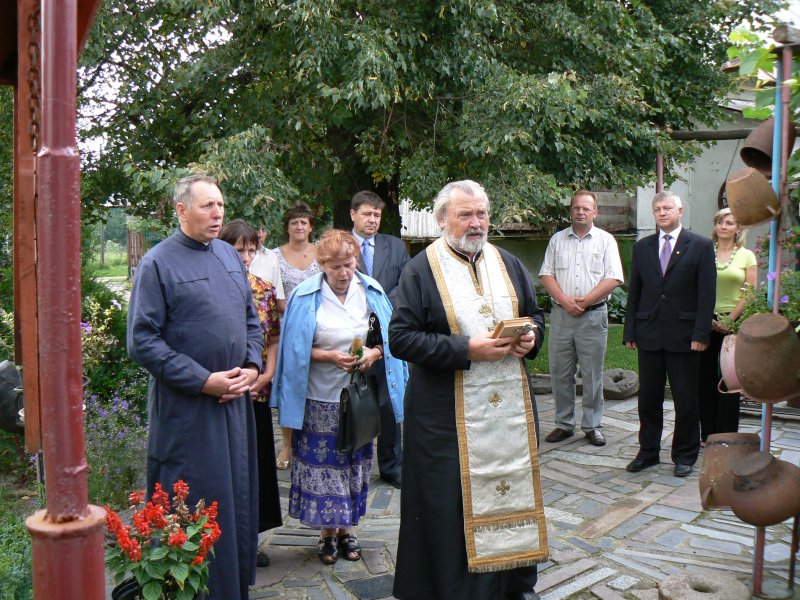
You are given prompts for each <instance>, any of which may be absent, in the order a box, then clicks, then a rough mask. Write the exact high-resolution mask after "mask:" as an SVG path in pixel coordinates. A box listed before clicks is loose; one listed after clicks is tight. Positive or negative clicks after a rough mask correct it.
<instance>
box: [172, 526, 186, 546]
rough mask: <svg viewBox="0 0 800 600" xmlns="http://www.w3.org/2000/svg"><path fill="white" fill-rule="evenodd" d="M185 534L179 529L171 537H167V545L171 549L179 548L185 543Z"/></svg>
mask: <svg viewBox="0 0 800 600" xmlns="http://www.w3.org/2000/svg"><path fill="white" fill-rule="evenodd" d="M187 539H188V538H187V537H186V534H185V533H184V531H183V529H179V530H178V531H176V532H175V533H173V534H172V535H171V536H169V540H167V544H169V545H170V546H172V547H173V548H180V547H181V546H183V545H184V544H185V543H186V540H187Z"/></svg>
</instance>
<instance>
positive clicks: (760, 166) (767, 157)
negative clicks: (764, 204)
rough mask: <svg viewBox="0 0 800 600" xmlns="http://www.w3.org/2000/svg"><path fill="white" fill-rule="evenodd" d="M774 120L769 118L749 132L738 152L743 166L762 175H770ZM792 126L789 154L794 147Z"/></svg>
mask: <svg viewBox="0 0 800 600" xmlns="http://www.w3.org/2000/svg"><path fill="white" fill-rule="evenodd" d="M774 128H775V119H774V118H772V117H770V118H769V119H767V120H766V121H764V122H763V123H761V125H759V126H758V127H756V128H755V129H754V130H753V131H751V132H750V135H748V136H747V137H746V138H745V140H744V144H743V145H742V149H741V150H740V151H739V155H740V156H741V157H742V160H743V161H744V164H746V165H747V166H748V167H753V168H754V169H757V170H758V171H760V172H761V173H764V175H770V174H771V173H772V140H773V135H774V133H773V129H774ZM794 137H795V131H794V125H790V126H789V153H791V151H792V147H793V146H794Z"/></svg>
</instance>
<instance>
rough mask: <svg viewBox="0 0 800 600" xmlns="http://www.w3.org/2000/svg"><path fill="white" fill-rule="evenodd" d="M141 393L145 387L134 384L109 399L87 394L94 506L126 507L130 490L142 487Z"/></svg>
mask: <svg viewBox="0 0 800 600" xmlns="http://www.w3.org/2000/svg"><path fill="white" fill-rule="evenodd" d="M142 377H144V375H142ZM141 390H142V383H141V382H137V381H133V382H130V383H128V384H124V385H122V386H121V387H120V389H119V390H118V391H117V392H116V393H115V394H113V395H112V397H111V398H109V399H104V398H100V397H98V395H97V394H92V393H89V392H86V394H85V402H86V411H85V419H86V420H85V435H86V458H87V460H88V461H89V501H90V502H91V503H92V504H97V505H109V506H118V507H119V506H126V502H127V500H128V490H131V489H135V488H140V487H143V484H144V477H145V463H146V449H147V426H146V424H145V419H144V417H143V415H142V414H141V407H142V401H143V399H142V397H141Z"/></svg>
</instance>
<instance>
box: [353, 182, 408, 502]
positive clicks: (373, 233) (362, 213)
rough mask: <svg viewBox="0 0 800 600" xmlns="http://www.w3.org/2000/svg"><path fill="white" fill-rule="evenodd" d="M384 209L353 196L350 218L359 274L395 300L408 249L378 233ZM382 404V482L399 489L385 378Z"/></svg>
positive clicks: (399, 460) (372, 199)
mask: <svg viewBox="0 0 800 600" xmlns="http://www.w3.org/2000/svg"><path fill="white" fill-rule="evenodd" d="M384 206H385V204H384V202H383V200H381V197H380V196H378V194H376V193H375V192H370V191H362V192H358V193H357V194H356V195H355V196H353V200H352V201H351V203H350V218H351V219H353V235H354V236H355V237H356V240H357V241H358V243H359V245H360V246H361V261H360V263H359V265H358V268H359V270H360V271H363V272H364V273H366V274H367V275H369V276H371V277H373V278H374V279H377V280H378V283H380V284H381V287H382V288H383V291H384V292H386V295H387V296H389V299H390V300H394V297H395V294H396V288H397V282H398V281H399V280H400V273H402V271H403V268H404V267H405V266H406V263H408V261H409V256H408V252H407V251H406V245H405V244H404V243H403V242H402V240H400V239H399V238H396V237H394V236H393V235H386V234H383V233H378V229H380V226H381V212H382V211H383V207H384ZM374 382H375V383H376V384H377V386H378V396H379V398H380V404H381V433H380V436H379V437H378V469H379V471H380V475H381V479H383V480H384V481H386V482H387V483H390V484H391V485H393V486H394V487H396V488H399V487H400V484H401V479H400V472H401V467H402V465H403V448H402V444H401V441H400V439H401V436H400V432H399V431H398V430H397V423H395V419H394V414H393V411H392V403H391V402H389V391H388V390H387V389H386V378H385V377H376V378H375V379H374Z"/></svg>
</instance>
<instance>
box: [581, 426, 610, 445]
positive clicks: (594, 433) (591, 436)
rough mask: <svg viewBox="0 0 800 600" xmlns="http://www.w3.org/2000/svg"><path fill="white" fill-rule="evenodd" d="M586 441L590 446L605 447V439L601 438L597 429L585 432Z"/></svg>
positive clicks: (601, 435)
mask: <svg viewBox="0 0 800 600" xmlns="http://www.w3.org/2000/svg"><path fill="white" fill-rule="evenodd" d="M586 439H587V440H589V443H590V444H591V445H592V446H605V445H606V438H604V437H603V434H602V433H600V430H599V429H592V430H591V431H587V432H586Z"/></svg>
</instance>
